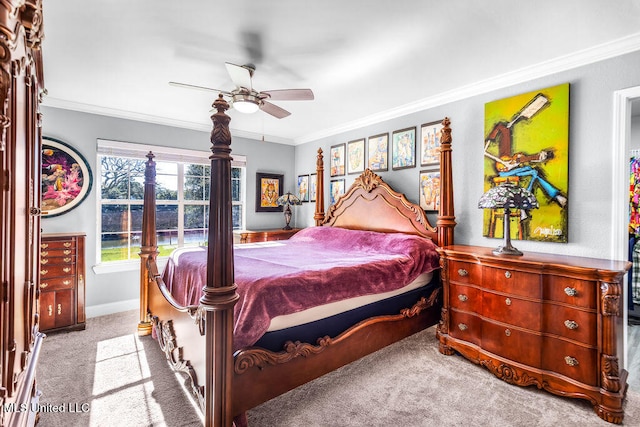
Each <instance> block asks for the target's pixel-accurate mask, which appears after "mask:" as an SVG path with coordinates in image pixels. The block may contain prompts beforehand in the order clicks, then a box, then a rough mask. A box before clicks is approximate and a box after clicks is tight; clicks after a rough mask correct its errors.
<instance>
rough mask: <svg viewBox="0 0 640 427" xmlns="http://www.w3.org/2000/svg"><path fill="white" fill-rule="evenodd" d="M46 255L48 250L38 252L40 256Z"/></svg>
mask: <svg viewBox="0 0 640 427" xmlns="http://www.w3.org/2000/svg"><path fill="white" fill-rule="evenodd" d="M47 255H49V251H42V252H40V256H47Z"/></svg>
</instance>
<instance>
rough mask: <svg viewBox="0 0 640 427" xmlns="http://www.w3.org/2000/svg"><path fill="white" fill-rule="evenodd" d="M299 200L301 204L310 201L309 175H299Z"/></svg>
mask: <svg viewBox="0 0 640 427" xmlns="http://www.w3.org/2000/svg"><path fill="white" fill-rule="evenodd" d="M298 198H299V199H300V201H301V202H308V201H309V175H298Z"/></svg>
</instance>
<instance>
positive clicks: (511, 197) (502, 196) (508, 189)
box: [478, 182, 540, 210]
mask: <svg viewBox="0 0 640 427" xmlns="http://www.w3.org/2000/svg"><path fill="white" fill-rule="evenodd" d="M539 206H540V205H539V204H538V200H537V199H536V196H534V195H533V193H532V192H531V191H529V190H527V189H526V188H524V187H520V186H519V185H515V184H513V183H510V182H508V183H505V184H502V185H497V186H495V187H492V188H490V189H489V190H488V191H487V192H486V193H484V194H483V195H482V197H480V200H479V201H478V208H480V209H503V208H507V209H525V210H529V209H537V208H538V207H539Z"/></svg>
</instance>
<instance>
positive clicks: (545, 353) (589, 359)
mask: <svg viewBox="0 0 640 427" xmlns="http://www.w3.org/2000/svg"><path fill="white" fill-rule="evenodd" d="M596 366H598V351H597V349H595V348H590V347H583V346H580V345H577V344H572V343H569V342H566V341H564V340H561V339H557V338H553V337H545V338H544V343H543V347H542V366H541V367H542V369H544V370H547V371H553V372H557V373H559V374H562V375H566V376H567V377H569V378H573V379H575V380H577V381H580V382H582V383H585V384H588V385H591V386H597V385H598V370H597V369H595V367H596Z"/></svg>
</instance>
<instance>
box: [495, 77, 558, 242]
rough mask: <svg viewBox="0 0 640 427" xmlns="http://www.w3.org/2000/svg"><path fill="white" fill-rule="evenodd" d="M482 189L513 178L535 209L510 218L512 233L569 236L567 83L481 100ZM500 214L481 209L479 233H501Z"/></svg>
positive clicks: (551, 238)
mask: <svg viewBox="0 0 640 427" xmlns="http://www.w3.org/2000/svg"><path fill="white" fill-rule="evenodd" d="M483 144H484V190H485V191H486V190H488V189H489V188H491V187H493V186H496V185H500V184H501V183H504V182H507V181H509V182H513V183H516V184H517V185H519V186H522V187H525V188H527V189H528V190H529V191H531V192H532V193H533V194H534V196H535V197H536V199H537V200H538V203H539V204H540V207H539V209H534V210H531V211H523V212H520V213H519V215H513V216H512V217H511V222H512V223H511V227H510V228H511V238H512V239H522V240H536V241H545V242H560V243H566V242H567V241H568V215H567V213H568V212H567V206H568V202H569V199H568V197H569V194H568V189H569V185H568V184H569V168H568V166H569V84H568V83H565V84H561V85H558V86H553V87H549V88H546V89H542V90H537V91H533V92H529V93H523V94H521V95H517V96H513V97H510V98H505V99H501V100H497V101H493V102H489V103H487V104H485V129H484V141H483ZM503 221H504V215H503V213H502V212H501V211H491V210H489V209H485V212H484V223H483V235H484V236H487V237H496V238H502V237H503V228H504V224H503Z"/></svg>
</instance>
